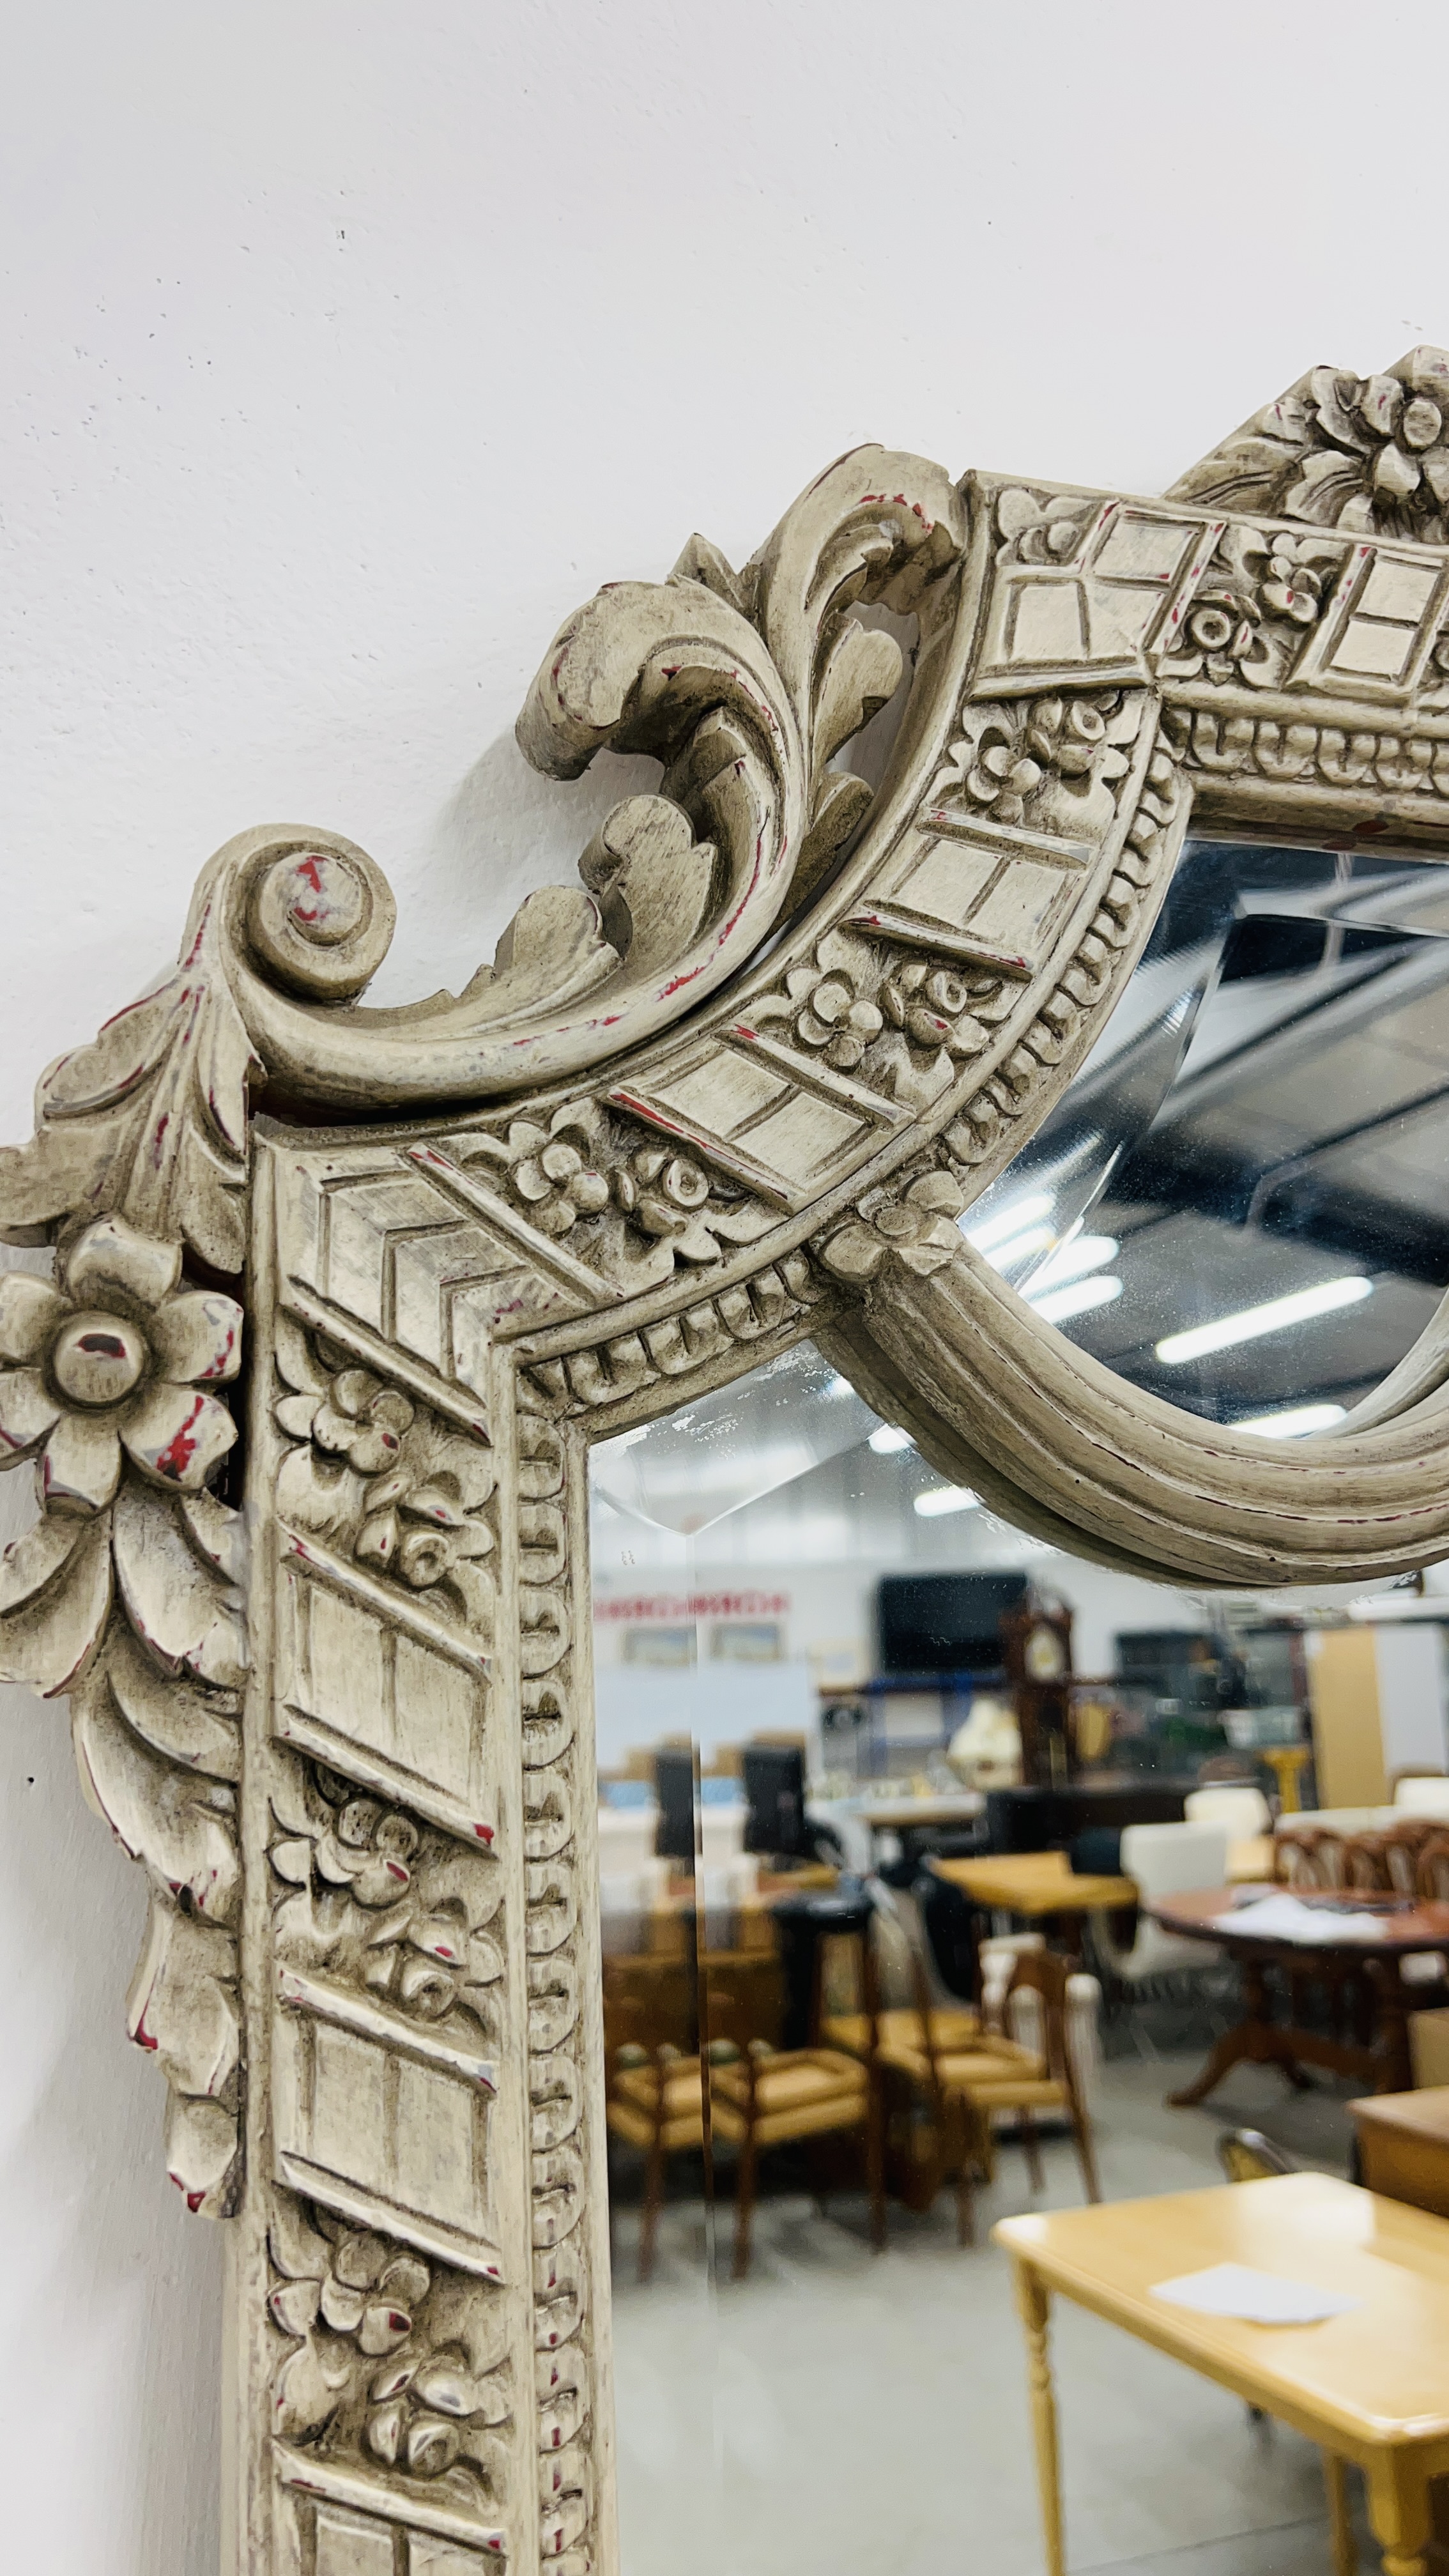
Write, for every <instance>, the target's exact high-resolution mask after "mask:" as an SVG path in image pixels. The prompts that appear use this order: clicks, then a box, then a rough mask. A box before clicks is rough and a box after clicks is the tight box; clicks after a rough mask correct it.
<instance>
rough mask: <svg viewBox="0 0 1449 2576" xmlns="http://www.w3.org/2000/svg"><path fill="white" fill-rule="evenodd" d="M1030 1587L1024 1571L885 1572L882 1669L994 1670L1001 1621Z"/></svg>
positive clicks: (880, 1608)
mask: <svg viewBox="0 0 1449 2576" xmlns="http://www.w3.org/2000/svg"><path fill="white" fill-rule="evenodd" d="M1025 1590H1026V1576H1025V1575H1024V1574H886V1575H883V1576H882V1577H881V1583H880V1592H879V1599H878V1613H879V1624H880V1660H881V1670H882V1672H887V1673H982V1672H993V1671H995V1670H996V1669H997V1667H998V1666H999V1665H1000V1662H1001V1639H1000V1635H999V1623H1000V1619H1001V1614H1002V1612H1003V1611H1004V1610H1011V1609H1014V1608H1015V1606H1016V1604H1017V1602H1018V1601H1019V1600H1020V1599H1021V1597H1022V1595H1023V1593H1024V1592H1025Z"/></svg>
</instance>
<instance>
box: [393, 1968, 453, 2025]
mask: <svg viewBox="0 0 1449 2576" xmlns="http://www.w3.org/2000/svg"><path fill="white" fill-rule="evenodd" d="M398 1993H399V1994H400V1996H401V1997H402V2000H403V2002H404V2003H405V2004H406V2005H407V2007H408V2009H409V2011H411V2012H415V2013H417V2014H418V2016H419V2018H420V2019H421V2020H423V2021H441V2020H442V2018H443V2015H444V2014H445V2013H447V2012H451V2011H452V2008H453V2002H454V1989H453V1980H452V1978H451V1977H450V1976H449V1974H448V1972H447V1970H446V1968H440V1967H439V1966H438V1965H437V1962H436V1961H435V1960H432V1959H424V1958H418V1957H414V1958H411V1959H405V1960H404V1961H403V1969H402V1975H401V1976H400V1977H399V1979H398Z"/></svg>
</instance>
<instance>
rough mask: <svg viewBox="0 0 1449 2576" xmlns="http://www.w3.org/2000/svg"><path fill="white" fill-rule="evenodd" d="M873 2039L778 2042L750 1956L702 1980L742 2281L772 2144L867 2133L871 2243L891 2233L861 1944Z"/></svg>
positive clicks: (714, 2135)
mask: <svg viewBox="0 0 1449 2576" xmlns="http://www.w3.org/2000/svg"><path fill="white" fill-rule="evenodd" d="M861 1950H862V1960H861V1973H862V1980H863V1996H862V2000H863V2003H864V2008H865V2009H864V2022H865V2032H866V2046H865V2050H864V2052H863V2053H862V2054H859V2055H858V2054H856V2053H854V2052H853V2051H850V2050H847V2049H842V2048H834V2047H830V2046H828V2045H826V2044H825V2043H824V2042H823V2040H822V2042H821V2043H820V2044H818V2045H815V2046H812V2047H807V2048H790V2049H780V2048H775V2047H772V2046H771V2044H770V2042H769V2041H768V2040H766V2039H763V2038H761V2037H759V2036H758V2001H757V1999H756V1998H755V1997H754V1996H753V1995H752V1993H751V1989H750V1982H749V1979H748V1976H747V1975H746V1974H745V1973H744V1968H745V1962H744V1959H743V1955H742V1954H741V1955H740V1956H739V1957H737V1959H736V1961H735V1964H734V1965H733V1966H731V1965H730V1964H729V1963H728V1961H727V1960H726V1959H725V1958H724V1957H723V1956H721V1958H720V1959H719V1961H718V1962H717V1964H716V1965H715V1966H714V1967H713V1969H711V1970H709V1971H708V1972H707V1974H706V1976H705V1979H704V1987H705V1994H706V2010H707V2013H708V2028H709V2031H710V2034H711V2045H710V2051H709V2057H708V2061H707V2064H706V2068H705V2078H706V2095H707V2108H708V2118H709V2130H710V2139H711V2146H712V2147H713V2145H715V2144H724V2145H728V2146H732V2147H734V2148H735V2149H736V2150H737V2163H736V2171H735V2236H734V2258H733V2274H734V2278H735V2279H736V2280H737V2281H739V2280H743V2278H744V2276H745V2274H746V2273H747V2272H748V2270H749V2268H750V2258H751V2254H752V2250H753V2233H754V2211H755V2196H756V2191H757V2188H758V2183H759V2167H760V2158H761V2156H762V2155H765V2154H767V2153H768V2152H769V2151H771V2150H772V2149H773V2148H776V2147H784V2146H793V2145H796V2144H808V2143H812V2142H813V2141H814V2140H816V2139H819V2138H824V2137H830V2136H840V2135H846V2134H849V2133H850V2132H852V2131H859V2132H860V2133H861V2135H862V2138H863V2142H864V2146H865V2163H866V2183H867V2189H868V2191H869V2194H870V2212H871V2242H872V2244H873V2245H874V2247H875V2248H876V2250H877V2252H879V2251H880V2249H881V2247H882V2246H883V2245H884V2244H885V2241H886V2207H885V2152H884V2139H883V2134H882V2125H881V2089H880V2072H879V2065H878V2053H877V2049H876V2046H875V2038H876V2017H877V2004H876V1984H875V1971H874V1964H873V1961H872V1957H871V1951H870V1945H869V1943H868V1942H863V1943H862V1945H861Z"/></svg>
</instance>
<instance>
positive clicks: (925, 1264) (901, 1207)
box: [823, 1172, 966, 1285]
mask: <svg viewBox="0 0 1449 2576" xmlns="http://www.w3.org/2000/svg"><path fill="white" fill-rule="evenodd" d="M965 1204H966V1198H965V1193H964V1191H963V1190H962V1189H961V1187H960V1185H959V1183H958V1182H956V1181H954V1180H953V1179H952V1178H951V1175H950V1173H949V1172H924V1173H922V1174H921V1175H920V1177H919V1178H918V1179H917V1180H914V1181H911V1182H909V1183H908V1185H907V1187H906V1188H905V1190H904V1191H903V1192H902V1194H901V1196H900V1197H899V1198H889V1199H885V1200H883V1201H882V1202H881V1204H880V1205H879V1206H878V1207H875V1208H872V1209H871V1210H870V1211H869V1214H868V1215H866V1216H863V1217H857V1218H853V1219H852V1220H851V1222H850V1223H849V1224H848V1225H845V1226H842V1227H841V1229H840V1232H839V1233H838V1234H834V1235H832V1236H831V1238H830V1241H829V1242H828V1243H827V1244H826V1245H825V1246H824V1252H823V1258H824V1260H825V1263H826V1266H827V1268H829V1269H831V1270H833V1271H834V1273H835V1275H836V1277H837V1278H838V1279H848V1280H850V1281H852V1282H853V1283H855V1284H857V1285H863V1284H864V1282H865V1281H866V1280H868V1279H873V1278H874V1277H875V1275H876V1272H877V1271H878V1270H879V1269H880V1267H881V1265H882V1263H883V1262H884V1261H885V1260H886V1258H887V1256H888V1255H893V1256H894V1258H895V1259H896V1260H897V1261H899V1262H901V1263H902V1264H903V1265H904V1267H905V1268H906V1269H907V1270H911V1271H914V1272H915V1274H916V1276H917V1278H920V1279H927V1278H929V1277H930V1275H931V1273H932V1271H935V1270H943V1269H944V1268H945V1266H946V1264H947V1263H948V1262H949V1261H954V1259H955V1257H956V1255H957V1253H958V1252H959V1251H960V1249H961V1232H960V1227H959V1226H958V1224H957V1221H956V1220H957V1219H958V1217H959V1216H960V1214H961V1211H962V1209H963V1208H964V1206H965Z"/></svg>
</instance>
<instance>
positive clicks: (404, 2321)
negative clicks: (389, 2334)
mask: <svg viewBox="0 0 1449 2576" xmlns="http://www.w3.org/2000/svg"><path fill="white" fill-rule="evenodd" d="M387 2321H388V2324H389V2325H390V2326H391V2328H392V2331H393V2333H394V2334H411V2333H412V2330H413V2321H412V2318H411V2317H405V2316H404V2315H403V2314H402V2311H401V2309H399V2308H389V2309H388V2312H387Z"/></svg>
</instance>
